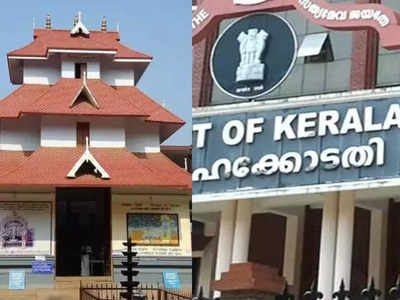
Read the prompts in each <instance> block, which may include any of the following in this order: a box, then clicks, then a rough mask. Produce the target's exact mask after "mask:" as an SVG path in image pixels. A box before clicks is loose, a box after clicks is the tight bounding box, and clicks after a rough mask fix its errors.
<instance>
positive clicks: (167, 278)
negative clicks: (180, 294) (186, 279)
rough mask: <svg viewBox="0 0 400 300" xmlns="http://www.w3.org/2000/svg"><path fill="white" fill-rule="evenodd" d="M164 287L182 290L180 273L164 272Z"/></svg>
mask: <svg viewBox="0 0 400 300" xmlns="http://www.w3.org/2000/svg"><path fill="white" fill-rule="evenodd" d="M163 279H164V286H165V288H167V289H180V288H181V281H180V279H179V274H178V272H175V271H163Z"/></svg>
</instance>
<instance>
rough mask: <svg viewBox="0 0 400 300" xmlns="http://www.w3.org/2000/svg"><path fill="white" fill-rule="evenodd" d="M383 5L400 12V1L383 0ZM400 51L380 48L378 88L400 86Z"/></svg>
mask: <svg viewBox="0 0 400 300" xmlns="http://www.w3.org/2000/svg"><path fill="white" fill-rule="evenodd" d="M381 2H382V4H383V5H386V6H388V7H391V8H393V9H395V10H397V11H400V1H398V0H382V1H381ZM399 67H400V50H391V51H389V50H386V49H384V48H382V47H379V55H378V71H377V80H376V86H377V87H387V86H393V85H398V84H400V68H399Z"/></svg>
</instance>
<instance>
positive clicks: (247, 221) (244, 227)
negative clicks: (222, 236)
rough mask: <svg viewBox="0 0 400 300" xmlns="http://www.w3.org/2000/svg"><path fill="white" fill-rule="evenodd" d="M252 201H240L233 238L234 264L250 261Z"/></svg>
mask: <svg viewBox="0 0 400 300" xmlns="http://www.w3.org/2000/svg"><path fill="white" fill-rule="evenodd" d="M251 216H252V201H251V200H247V199H245V200H238V202H237V208H236V222H235V232H234V236H233V249H232V263H234V264H235V263H244V262H247V261H248V256H249V243H250V231H251Z"/></svg>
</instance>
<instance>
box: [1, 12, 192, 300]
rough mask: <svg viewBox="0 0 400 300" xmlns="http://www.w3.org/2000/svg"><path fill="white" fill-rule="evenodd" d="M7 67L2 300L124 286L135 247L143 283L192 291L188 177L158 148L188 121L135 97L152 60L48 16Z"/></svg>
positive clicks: (78, 23)
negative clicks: (88, 285)
mask: <svg viewBox="0 0 400 300" xmlns="http://www.w3.org/2000/svg"><path fill="white" fill-rule="evenodd" d="M7 60H8V66H9V74H10V80H11V82H12V83H13V84H17V85H20V86H19V87H17V88H16V89H15V91H14V92H12V93H11V94H10V95H8V96H6V97H5V98H4V99H3V100H2V101H1V102H0V124H1V125H0V156H1V158H0V173H1V176H0V177H1V179H0V180H1V183H0V227H1V229H0V236H1V238H0V239H1V242H0V268H1V272H0V298H1V299H5V298H4V297H6V295H7V297H8V298H7V299H14V298H11V297H14V296H15V295H17V296H18V295H20V296H22V295H27V297H28V296H29V297H31V296H32V295H34V294H35V293H36V296H37V297H42V298H40V299H50V298H51V297H50V296H49V297H50V298H45V297H46V295H47V296H48V295H50V294H51V295H52V297H64V298H57V299H77V296H76V295H78V297H79V294H68V292H70V291H71V290H72V291H73V290H74V289H76V288H78V291H79V286H80V285H81V284H82V282H93V281H97V282H99V281H101V282H112V281H114V282H120V281H121V280H123V277H122V275H121V269H122V265H121V262H122V261H123V260H124V257H123V255H122V251H124V250H125V247H124V246H123V244H122V243H123V242H125V241H126V240H127V239H132V241H133V242H135V243H137V246H136V251H137V252H138V256H139V261H140V262H139V267H140V275H139V281H141V282H142V283H143V284H160V285H162V284H163V271H164V270H166V269H168V270H172V271H176V272H178V274H179V277H180V280H181V284H182V286H183V287H190V286H191V236H190V213H189V206H190V197H191V181H190V174H189V173H188V172H187V171H186V170H185V169H184V168H183V167H180V166H178V165H177V164H175V163H174V162H173V161H172V160H170V159H169V158H168V157H167V156H166V155H164V154H163V153H162V152H161V146H160V144H161V143H162V142H163V141H165V140H166V139H167V138H168V137H170V136H171V135H172V134H174V133H175V132H176V131H177V130H178V129H179V128H181V127H182V126H183V125H184V121H183V120H182V119H180V118H179V117H177V116H175V115H174V114H172V113H171V112H169V111H168V110H167V109H165V108H164V107H163V106H162V105H160V104H158V103H157V102H156V101H154V100H152V99H151V98H150V97H149V96H147V95H146V94H144V93H143V92H142V91H140V90H139V89H138V88H137V87H136V85H137V83H138V81H139V80H140V78H141V76H142V75H143V73H144V72H145V70H146V68H147V66H148V65H149V64H150V63H151V61H152V57H151V56H149V55H147V54H143V53H141V52H138V51H135V50H132V49H130V48H128V47H127V46H124V45H123V44H122V43H120V35H119V32H115V31H109V30H107V22H106V20H105V19H103V21H102V24H101V30H89V29H88V28H87V27H86V26H85V25H84V23H83V21H82V19H81V16H80V15H79V16H77V17H76V18H75V20H74V26H73V27H72V28H69V29H65V30H64V29H52V28H51V19H50V16H48V18H47V20H46V27H45V28H41V29H35V30H34V32H33V41H32V42H31V43H29V44H28V45H26V46H25V47H23V48H20V49H17V50H14V51H12V52H10V53H8V54H7ZM124 280H125V279H124ZM54 288H56V289H58V288H60V289H61V290H60V291H55V292H54V291H51V289H54ZM63 288H66V289H67V291H66V290H63ZM8 289H23V290H25V291H15V294H10V292H9V291H5V290H8ZM18 293H19V294H18ZM63 293H64V294H63ZM65 293H67V294H65ZM65 297H66V298H65ZM18 299H19V298H18ZM32 299H36V298H32ZM51 299H54V298H51Z"/></svg>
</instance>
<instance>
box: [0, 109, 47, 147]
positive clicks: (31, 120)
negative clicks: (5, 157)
mask: <svg viewBox="0 0 400 300" xmlns="http://www.w3.org/2000/svg"><path fill="white" fill-rule="evenodd" d="M39 145H40V117H36V116H25V117H23V118H21V119H3V120H1V134H0V150H12V151H35V150H36V149H37V148H38V147H39Z"/></svg>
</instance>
